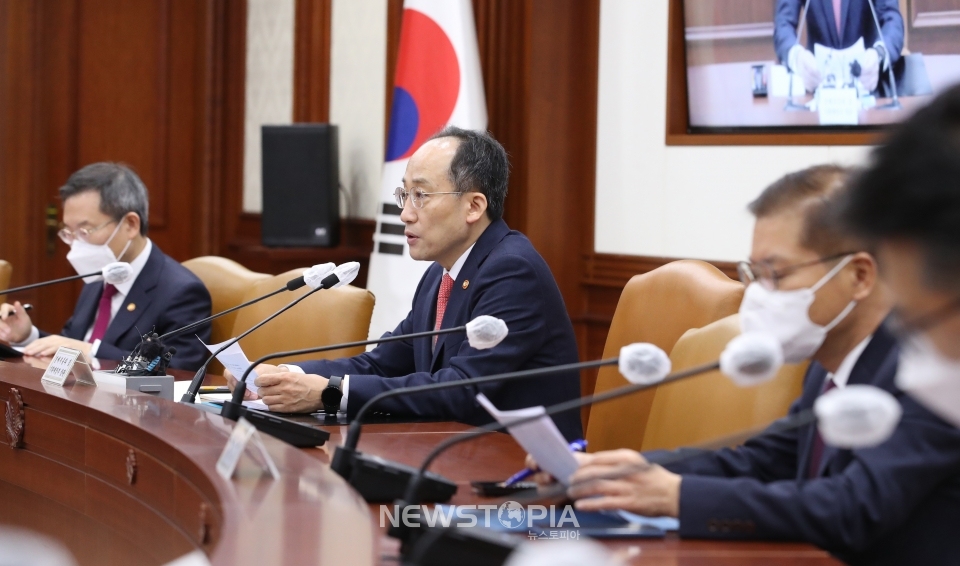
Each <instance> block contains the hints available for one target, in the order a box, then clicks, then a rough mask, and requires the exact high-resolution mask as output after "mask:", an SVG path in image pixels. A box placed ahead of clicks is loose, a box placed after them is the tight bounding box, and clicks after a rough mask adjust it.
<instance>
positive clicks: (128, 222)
mask: <svg viewBox="0 0 960 566" xmlns="http://www.w3.org/2000/svg"><path fill="white" fill-rule="evenodd" d="M120 226H121V227H120V231H122V232H123V233H124V234H126V236H127V238H128V239H133V238H136V237H137V236H139V235H140V215H139V214H137V213H136V212H128V213H126V214H124V215H123V218H122V219H121V220H120Z"/></svg>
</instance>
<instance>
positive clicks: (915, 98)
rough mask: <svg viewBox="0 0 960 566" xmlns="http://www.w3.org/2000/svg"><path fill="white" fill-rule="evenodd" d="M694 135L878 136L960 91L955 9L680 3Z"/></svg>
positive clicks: (956, 5) (940, 4)
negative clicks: (815, 132)
mask: <svg viewBox="0 0 960 566" xmlns="http://www.w3.org/2000/svg"><path fill="white" fill-rule="evenodd" d="M683 2H684V6H683V7H684V28H685V45H686V61H687V97H688V103H689V112H690V126H691V128H692V129H739V128H771V127H772V128H781V127H788V128H789V127H796V128H811V127H813V128H817V127H842V128H850V127H861V126H866V127H870V126H878V125H882V124H889V123H892V122H898V121H901V120H903V119H904V118H905V117H906V116H908V115H909V114H910V113H911V112H912V111H913V110H915V109H917V108H918V107H920V106H922V105H923V104H924V103H925V102H926V101H928V100H929V99H930V98H931V97H932V96H934V95H936V94H937V93H939V92H940V91H942V90H944V89H946V88H948V87H949V86H951V85H953V84H956V83H958V82H960V0H683Z"/></svg>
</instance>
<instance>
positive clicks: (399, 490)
mask: <svg viewBox="0 0 960 566" xmlns="http://www.w3.org/2000/svg"><path fill="white" fill-rule="evenodd" d="M495 320H497V321H498V322H500V323H502V322H503V321H500V320H499V319H495ZM503 333H504V335H505V334H506V325H504V326H503ZM501 339H502V338H501ZM610 365H618V366H619V369H620V373H621V374H623V375H624V377H626V378H627V380H628V381H630V382H631V383H636V384H641V385H646V384H654V383H657V382H659V381H660V380H661V379H663V377H664V376H666V375H667V374H668V373H670V358H669V357H667V354H666V353H664V351H663V350H661V349H660V348H658V347H657V346H654V345H653V344H646V343H636V344H628V345H627V346H624V347H623V348H621V349H620V355H619V356H618V357H616V358H609V359H605V360H597V361H590V362H578V363H573V364H565V365H560V366H550V367H543V368H536V369H529V370H522V371H514V372H508V373H501V374H497V375H491V376H485V377H476V378H471V379H465V380H461V381H446V382H442V383H430V384H426V385H417V386H413V387H403V388H399V389H393V390H391V391H384V392H383V393H380V394H378V395H375V396H374V397H372V398H371V399H370V400H369V401H367V402H366V403H364V404H363V406H362V407H360V410H358V411H357V414H356V416H355V417H354V418H353V421H352V422H351V423H350V426H349V428H348V430H347V437H346V440H345V442H344V443H343V446H337V448H336V451H335V452H334V454H333V457H332V458H331V459H330V468H331V469H333V471H335V472H337V473H338V474H340V476H341V477H343V478H344V479H345V480H347V482H348V483H350V485H351V486H353V488H354V489H356V490H357V491H358V492H359V493H360V495H361V496H363V498H364V499H365V500H366V501H369V502H379V501H393V500H395V499H398V498H399V497H401V496H402V495H403V494H404V492H405V490H406V488H407V486H408V485H409V483H410V480H411V478H413V477H414V476H415V475H416V474H417V470H416V468H413V467H411V466H406V465H404V464H400V463H398V462H391V461H389V460H385V459H383V458H380V457H377V456H370V455H366V454H363V453H362V452H358V451H357V445H358V444H359V443H360V432H361V428H362V423H363V419H364V417H365V416H366V415H367V413H368V412H369V411H370V410H371V409H372V408H373V406H374V405H376V404H377V403H379V402H381V401H383V400H384V399H389V398H391V397H397V396H401V395H412V394H416V393H423V392H431V391H440V390H443V389H454V388H457V387H469V386H477V385H483V384H485V383H493V382H498V381H510V380H513V379H526V378H531V377H540V376H543V375H549V374H554V373H560V372H564V371H573V370H583V369H590V368H598V367H603V366H610ZM422 488H423V489H422V493H421V494H420V495H421V497H422V498H423V499H424V500H426V501H447V500H449V499H450V498H451V497H452V496H453V494H454V493H456V491H457V486H456V484H454V483H453V482H451V481H449V480H447V479H445V478H443V477H442V476H439V475H436V474H430V475H428V476H427V477H426V478H425V479H424V480H423V485H422Z"/></svg>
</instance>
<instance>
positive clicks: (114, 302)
mask: <svg viewBox="0 0 960 566" xmlns="http://www.w3.org/2000/svg"><path fill="white" fill-rule="evenodd" d="M152 249H153V243H152V242H151V241H150V238H147V243H146V244H145V245H144V246H143V249H142V250H140V253H139V254H137V257H135V258H133V261H131V262H130V271H131V272H132V274H133V276H132V277H130V279H127V280H126V281H125V282H123V283H120V284H118V285H114V287H116V288H117V292H116V293H114V294H113V298H111V300H110V322H113V319H114V318H115V317H116V316H117V312H119V311H120V307H122V306H123V303H124V300H126V298H127V295H129V294H130V289H132V288H133V284H134V283H135V282H136V280H137V277H139V276H140V272H141V271H143V268H144V266H146V265H147V260H148V259H150V251H151V250H152ZM98 300H99V299H98ZM96 324H97V317H96V315H94V317H93V321H91V322H90V327H89V328H87V332H86V333H85V334H84V335H83V341H84V342H89V341H90V335H91V334H93V327H94V325H96ZM108 328H109V325H108ZM39 337H40V330H39V329H37V327H36V326H34V327H33V328H31V329H30V336H28V337H27V339H26V340H24V341H23V342H19V343H17V344H14V346H18V347H23V346H26V345H27V344H29V343H30V342H33V341H34V340H36V339H37V338H39ZM99 348H100V340H94V342H93V345H92V346H91V347H90V357H92V358H95V357H97V350H98V349H99Z"/></svg>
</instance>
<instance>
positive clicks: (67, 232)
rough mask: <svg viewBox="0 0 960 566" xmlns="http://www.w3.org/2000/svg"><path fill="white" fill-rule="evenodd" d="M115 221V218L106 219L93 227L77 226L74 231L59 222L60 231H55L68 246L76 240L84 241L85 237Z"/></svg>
mask: <svg viewBox="0 0 960 566" xmlns="http://www.w3.org/2000/svg"><path fill="white" fill-rule="evenodd" d="M115 222H116V220H107V221H106V222H104V223H103V224H101V225H99V226H97V227H95V228H78V229H77V231H76V232H74V231H73V230H71V229H69V228H66V227H62V226H63V225H62V224H61V228H60V231H59V232H57V236H60V239H61V240H63V243H64V244H67V245H68V246H69V245H70V244H72V243H73V242H74V241H76V240H80V241H81V242H86V241H87V238H89V237H90V236H91V234H93V233H94V232H96V231H97V230H100V229H102V228H104V227H106V226H109V225H110V224H113V223H115Z"/></svg>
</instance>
